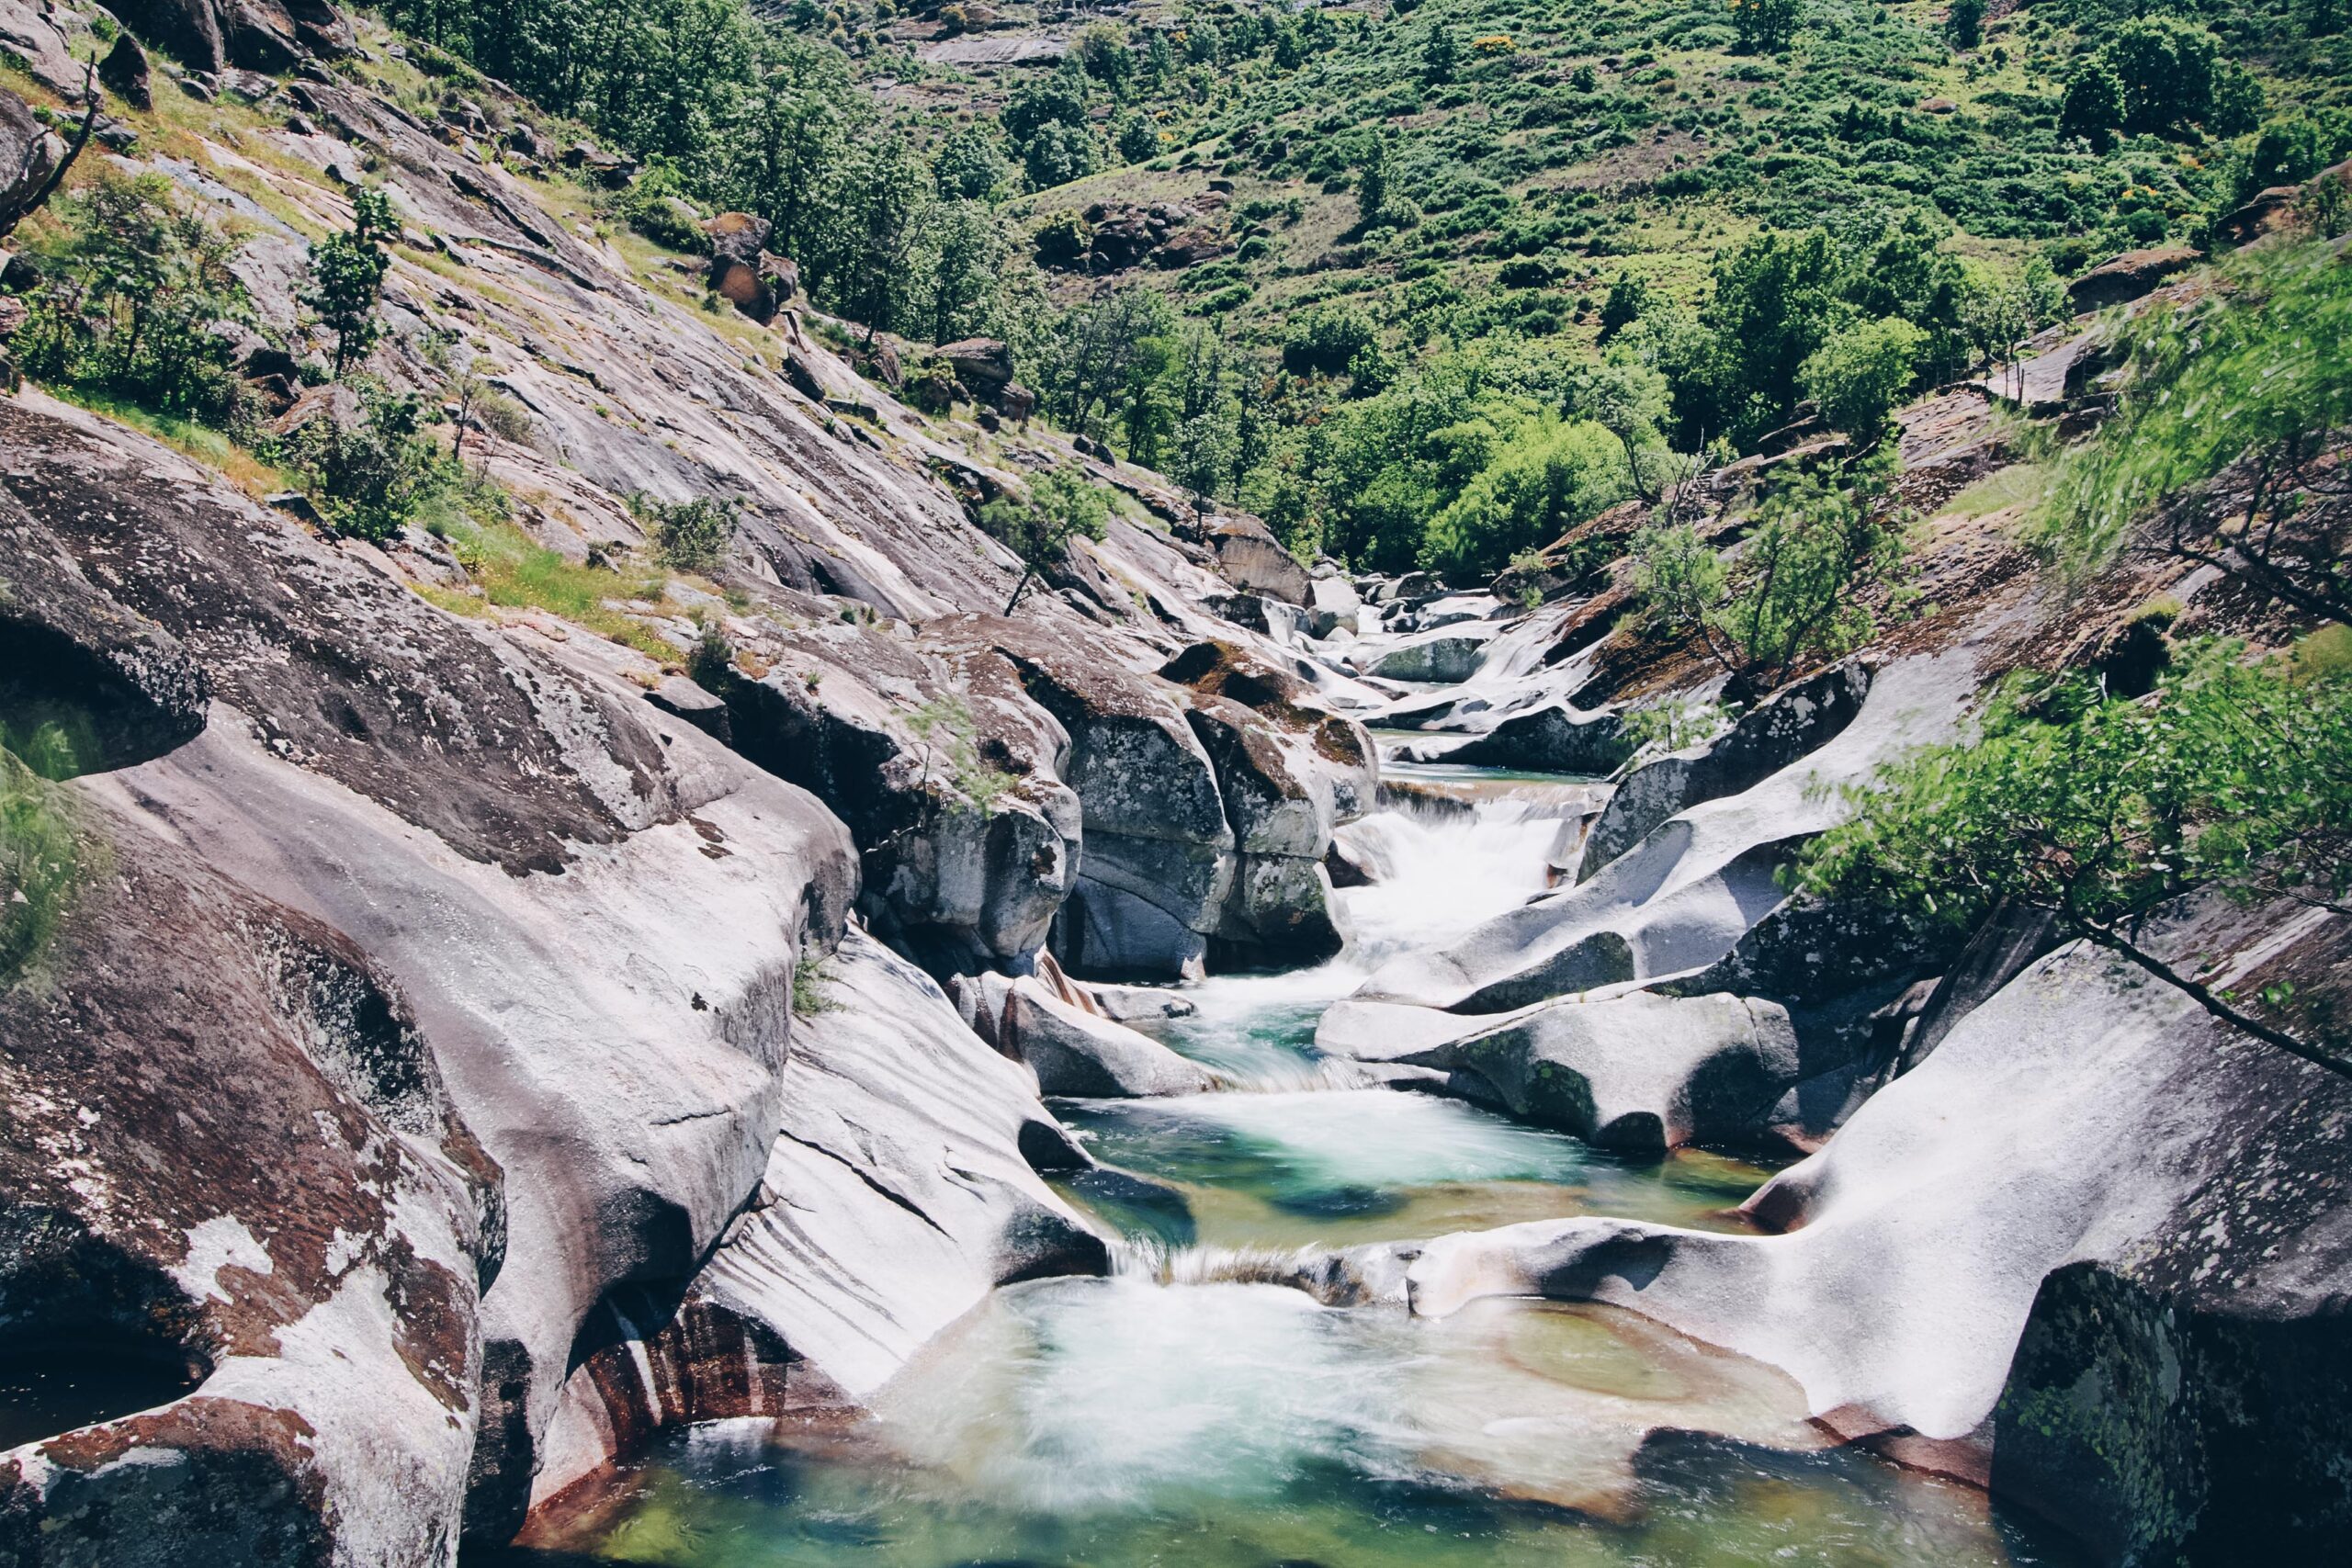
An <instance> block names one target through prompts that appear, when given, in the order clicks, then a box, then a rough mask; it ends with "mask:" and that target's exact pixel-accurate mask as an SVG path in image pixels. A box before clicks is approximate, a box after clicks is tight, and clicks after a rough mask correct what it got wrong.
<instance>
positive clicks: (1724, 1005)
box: [1397, 991, 1798, 1150]
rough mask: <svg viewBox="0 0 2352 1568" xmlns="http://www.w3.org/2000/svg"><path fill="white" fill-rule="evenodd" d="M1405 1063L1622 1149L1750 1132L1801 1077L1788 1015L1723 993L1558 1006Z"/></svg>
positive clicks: (1455, 1087)
mask: <svg viewBox="0 0 2352 1568" xmlns="http://www.w3.org/2000/svg"><path fill="white" fill-rule="evenodd" d="M1397 1059H1399V1060H1401V1061H1404V1062H1406V1063H1408V1064H1410V1065H1412V1066H1428V1067H1436V1068H1439V1069H1441V1070H1442V1071H1444V1072H1446V1073H1448V1074H1450V1075H1451V1077H1450V1079H1449V1088H1450V1089H1451V1091H1452V1092H1453V1093H1456V1094H1461V1095H1464V1096H1466V1097H1469V1098H1472V1099H1478V1100H1487V1101H1489V1102H1490V1103H1495V1104H1499V1105H1500V1106H1501V1107H1502V1108H1503V1109H1505V1110H1508V1111H1510V1112H1511V1113H1512V1114H1513V1115H1515V1116H1520V1117H1523V1118H1525V1119H1526V1120H1528V1121H1531V1122H1539V1123H1541V1124H1542V1125H1544V1126H1547V1127H1558V1128H1561V1129H1562V1130H1564V1131H1566V1132H1570V1133H1574V1134H1576V1135H1577V1137H1579V1138H1582V1139H1584V1140H1585V1141H1586V1142H1587V1143H1589V1144H1595V1145H1600V1146H1602V1147H1604V1148H1623V1149H1645V1150H1662V1149H1670V1148H1678V1147H1679V1146H1681V1145H1684V1144H1689V1143H1699V1142H1707V1141H1711V1140H1721V1139H1724V1138H1727V1137H1731V1136H1735V1135H1736V1134H1742V1133H1745V1132H1746V1131H1747V1129H1748V1128H1749V1127H1750V1126H1751V1125H1753V1124H1754V1123H1755V1122H1757V1120H1758V1118H1759V1117H1761V1116H1762V1115H1763V1113H1764V1112H1765V1111H1768V1110H1770V1108H1771V1106H1772V1104H1773V1102H1774V1101H1776V1100H1779V1099H1780V1098H1781V1094H1782V1093H1783V1092H1785V1091H1786V1090H1787V1089H1788V1088H1789V1086H1790V1085H1791V1084H1793V1083H1794V1082H1795V1081H1796V1080H1797V1076H1798V1056H1797V1042H1796V1033H1795V1032H1794V1031H1793V1030H1792V1029H1791V1028H1790V1026H1789V1015H1788V1013H1787V1011H1786V1010H1783V1009H1782V1008H1781V1007H1780V1006H1779V1005H1778V1004H1776V1003H1772V1002H1766V1001H1757V1000H1754V999H1751V998H1745V997H1735V996H1729V995H1723V994H1718V995H1713V996H1702V997H1691V998H1668V997H1659V996H1652V995H1650V994H1648V993H1646V992H1640V991H1636V992H1634V993H1632V994H1631V995H1627V996H1621V997H1615V998H1608V999H1603V1000H1594V1001H1580V1000H1577V999H1574V998H1569V999H1566V1000H1562V1001H1555V1002H1550V1003H1547V1004H1545V1005H1544V1006H1541V1007H1538V1008H1536V1009H1534V1010H1532V1011H1531V1012H1527V1013H1524V1014H1521V1015H1520V1016H1518V1017H1515V1018H1512V1019H1511V1020H1510V1021H1508V1022H1504V1023H1499V1024H1497V1025H1496V1026H1494V1027H1493V1028H1491V1029H1488V1030H1487V1031H1485V1032H1481V1033H1477V1034H1473V1035H1470V1036H1469V1037H1467V1038H1466V1039H1461V1040H1453V1041H1447V1042H1445V1043H1442V1044H1439V1045H1437V1046H1434V1047H1432V1048H1430V1049H1427V1050H1423V1051H1419V1052H1414V1053H1411V1054H1408V1055H1404V1056H1402V1057H1399V1058H1397Z"/></svg>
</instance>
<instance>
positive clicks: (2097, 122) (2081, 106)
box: [2058, 57, 2124, 150]
mask: <svg viewBox="0 0 2352 1568" xmlns="http://www.w3.org/2000/svg"><path fill="white" fill-rule="evenodd" d="M2123 116H2124V107H2123V78H2122V77H2121V76H2120V75H2118V74H2117V73H2116V70H2115V67H2114V65H2113V64H2111V63H2109V62H2108V61H2107V60H2106V59H2105V58H2104V57H2095V58H2093V59H2090V60H2087V61H2085V62H2083V63H2082V64H2081V65H2079V66H2077V67H2076V68H2075V73H2074V74H2073V75H2072V76H2070V77H2068V78H2067V79H2066V96H2065V97H2064V100H2063V101H2062V102H2061V104H2060V106H2059V109H2058V130H2059V133H2060V134H2061V135H2064V136H2077V137H2080V138H2082V140H2083V141H2086V142H2088V143H2089V144H2090V145H2091V146H2093V147H2095V148H2098V149H2101V150H2104V149H2106V148H2108V147H2111V146H2113V145H2114V143H2115V133H2116V132H2117V131H2118V130H2120V129H2121V128H2122V125H2123Z"/></svg>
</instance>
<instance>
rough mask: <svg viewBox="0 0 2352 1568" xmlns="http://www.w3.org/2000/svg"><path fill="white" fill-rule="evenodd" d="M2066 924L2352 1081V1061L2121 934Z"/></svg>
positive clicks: (2231, 1020) (2223, 1016)
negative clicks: (2216, 990) (2254, 1010)
mask: <svg viewBox="0 0 2352 1568" xmlns="http://www.w3.org/2000/svg"><path fill="white" fill-rule="evenodd" d="M2061 918H2062V919H2065V921H2066V923H2067V924H2068V925H2070V926H2072V927H2074V928H2075V930H2076V931H2080V932H2081V933H2082V934H2083V935H2084V936H2086V937H2087V938H2089V939H2090V940H2091V941H2092V942H2097V943H2098V945H2099V946H2101V947H2104V948H2106V949H2107V950H2108V951H2109V952H2110V953H2117V954H2119V955H2120V956H2121V957H2123V958H2127V959H2129V960H2131V962H2132V963H2133V964H2138V965H2139V966H2140V967H2141V968H2143V969H2144V970H2146V971H2147V972H2148V973H2149V974H2151V975H2153V976H2155V977H2156V978H2157V979H2159V980H2162V981H2163V982H2164V983H2165V985H2167V986H2170V987H2173V988H2174V989H2176V990H2177V991H2179V992H2181V993H2182V994H2183V995H2185V996H2187V997H2188V998H2189V999H2190V1000H2191V1001H2194V1002H2195V1003H2196V1004H2197V1005H2198V1006H2199V1007H2201V1008H2203V1009H2204V1010H2206V1011H2207V1012H2210V1013H2211V1014H2212V1015H2213V1016H2214V1017H2215V1018H2218V1019H2220V1020H2222V1021H2223V1022H2225V1023H2228V1024H2230V1025H2232V1026H2233V1027H2234V1028H2237V1029H2239V1030H2242V1031H2244V1032H2245V1033H2248V1034H2251V1035H2253V1036H2254V1037H2255V1038H2256V1040H2259V1041H2261V1042H2262V1043H2264V1044H2266V1045H2275V1046H2277V1047H2278V1049H2279V1050H2281V1051H2284V1052H2286V1053H2287V1054H2288V1055H2290V1056H2300V1057H2301V1058H2302V1059H2303V1060H2304V1061H2306V1062H2309V1063H2311V1064H2312V1066H2316V1067H2324V1068H2325V1069H2327V1071H2329V1072H2331V1073H2334V1074H2335V1075H2336V1076H2337V1077H2344V1078H2352V1060H2347V1059H2346V1058H2345V1057H2342V1056H2338V1055H2335V1054H2334V1053H2333V1052H2330V1051H2328V1050H2326V1049H2325V1048H2324V1047H2322V1046H2319V1045H2314V1044H2312V1043H2310V1042H2308V1041H2305V1040H2301V1039H2298V1038H2296V1037H2295V1036H2294V1035H2292V1034H2290V1033H2288V1032H2286V1031H2285V1030H2283V1029H2274V1028H2272V1027H2271V1026H2270V1025H2269V1024H2267V1023H2265V1022H2263V1021H2261V1020H2260V1019H2258V1018H2256V1017H2254V1016H2253V1015H2252V1014H2250V1013H2247V1012H2245V1011H2244V1010H2241V1009H2239V1008H2237V1007H2235V1006H2233V1004H2231V1003H2230V1002H2229V1001H2227V1000H2225V999H2223V998H2222V997H2220V996H2218V995H2216V994H2215V993H2214V992H2213V991H2212V990H2211V988H2209V987H2205V986H2202V985H2199V983H2198V982H2197V981H2195V980H2192V979H2190V978H2189V977H2188V976H2186V975H2183V974H2182V973H2181V972H2180V971H2179V970H2177V969H2175V968H2174V967H2173V966H2172V965H2170V964H2166V963H2165V961H2164V960H2163V959H2161V958H2158V957H2157V956H2156V955H2155V954H2154V953H2149V952H2148V951H2146V950H2145V949H2144V948H2142V947H2140V946H2139V945H2138V944H2137V943H2135V942H2131V940H2130V939H2129V938H2127V937H2125V936H2124V935H2123V934H2122V933H2121V932H2120V931H2112V930H2109V928H2107V927H2105V926H2101V925H2098V923H2096V922H2094V921H2091V920H2086V919H2083V918H2082V917H2080V916H2067V915H2063V914H2062V917H2061Z"/></svg>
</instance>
